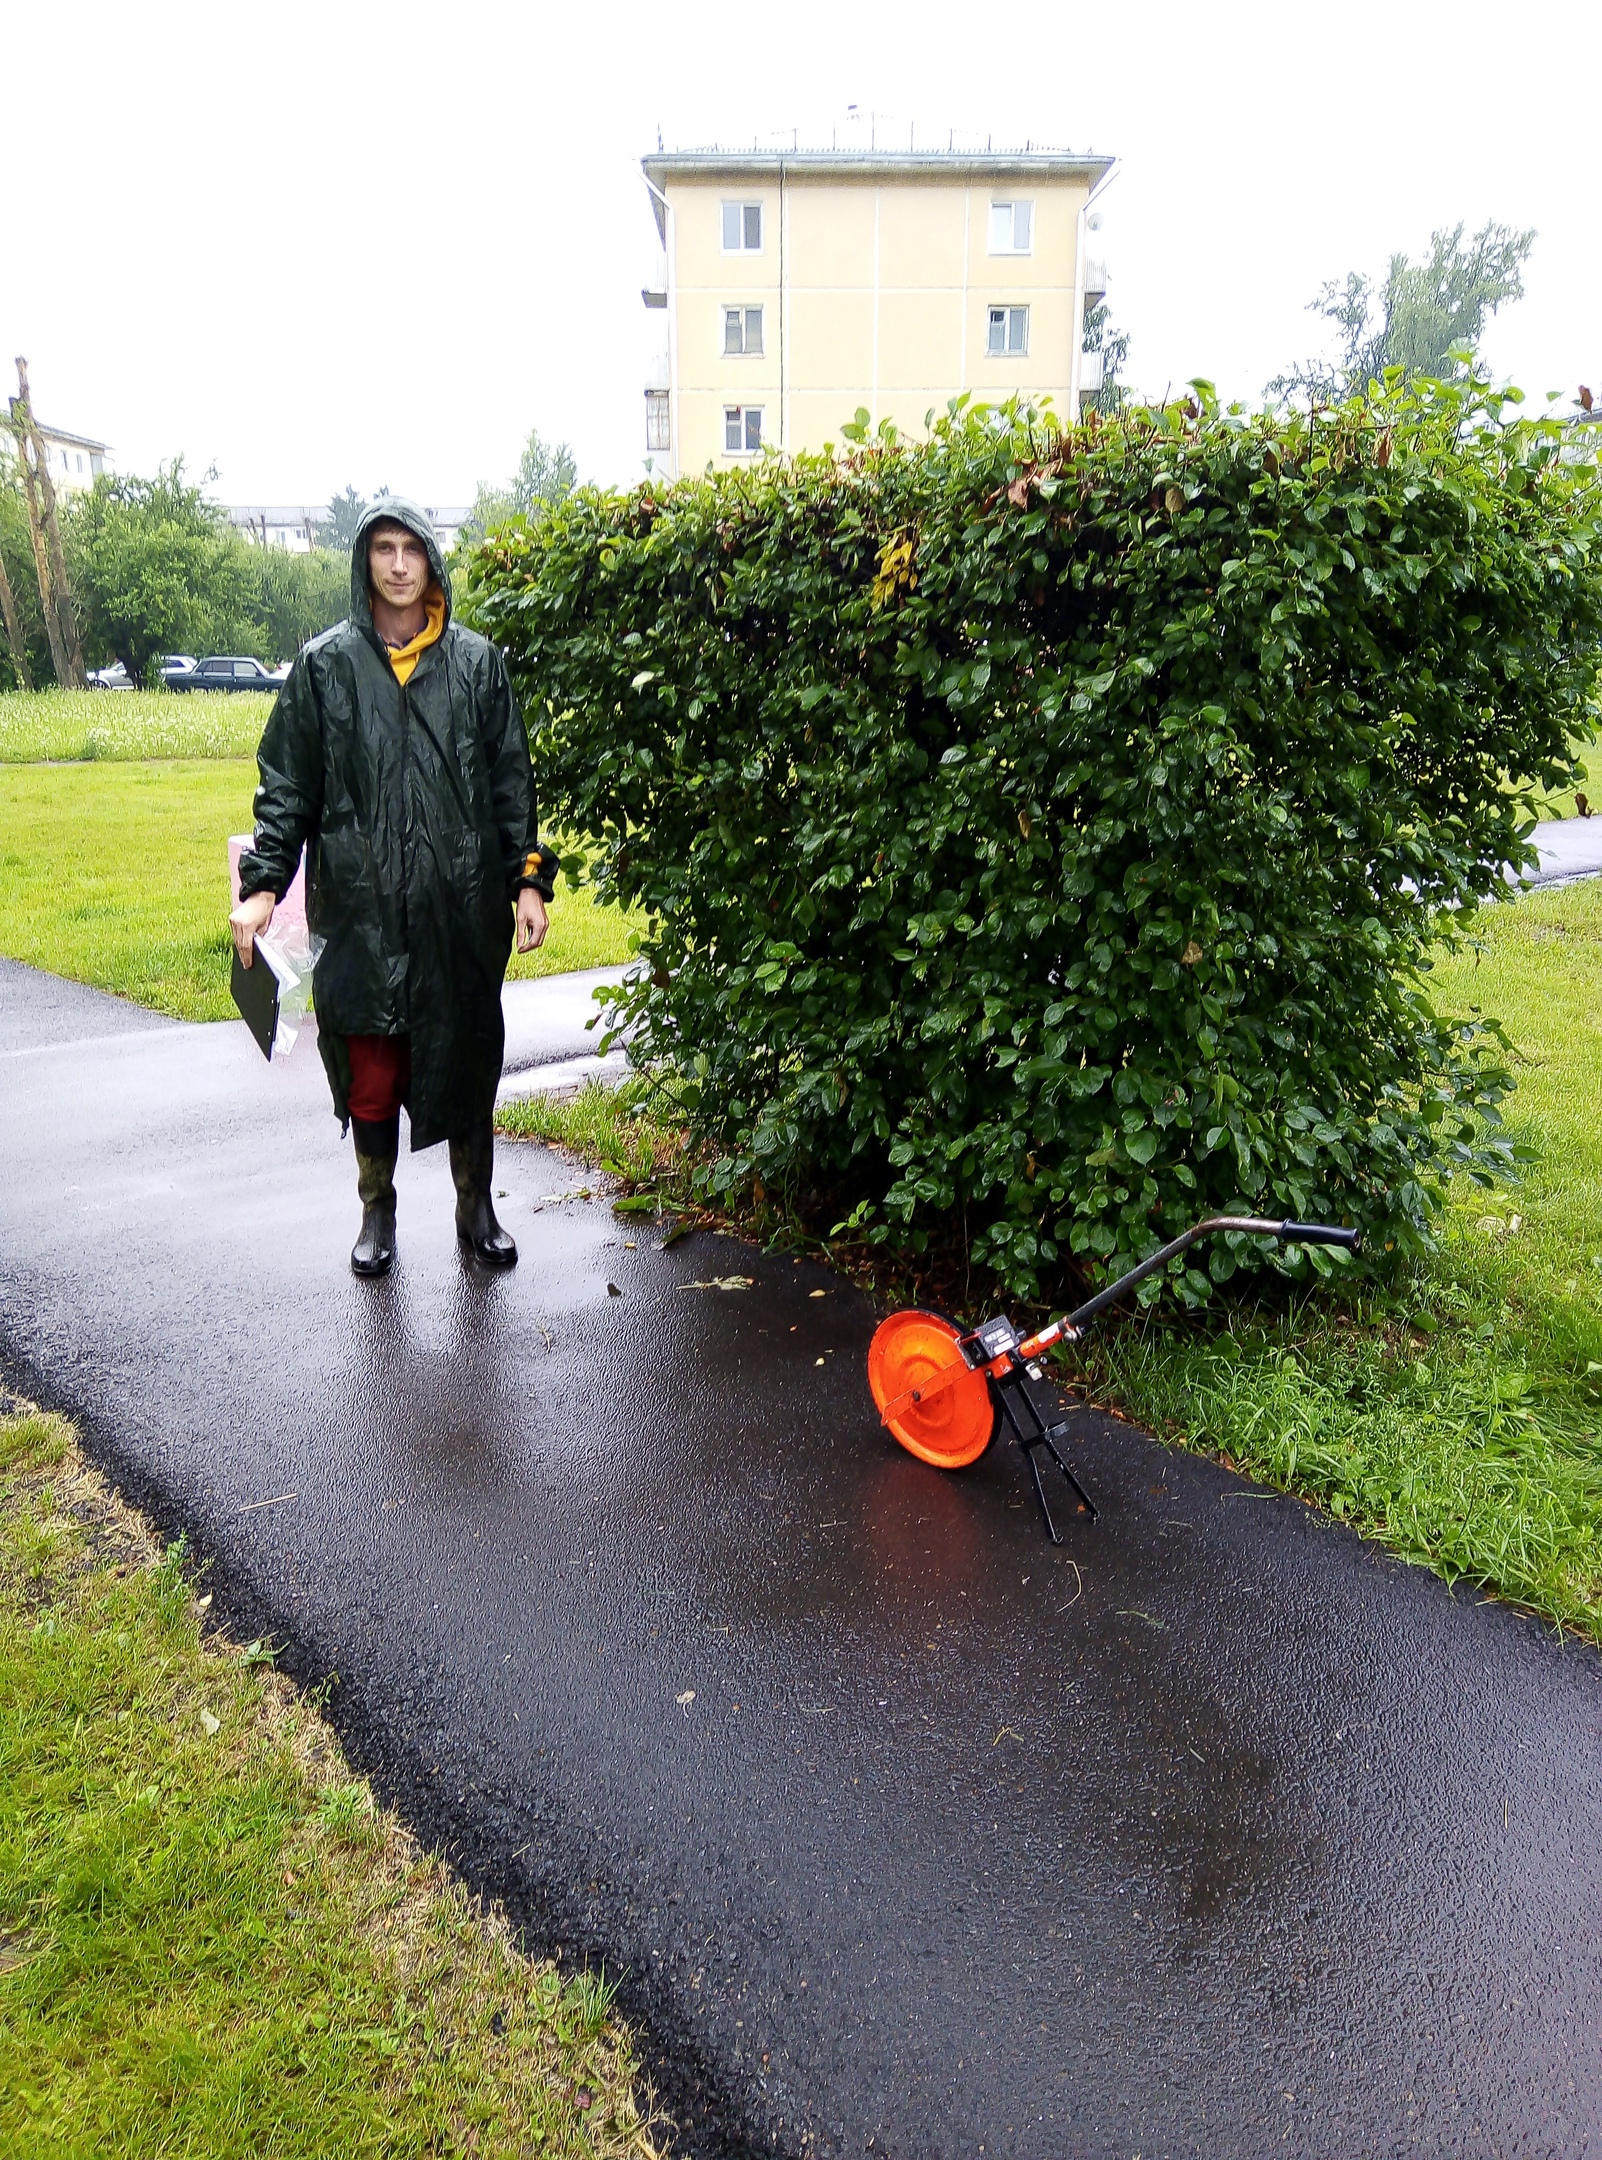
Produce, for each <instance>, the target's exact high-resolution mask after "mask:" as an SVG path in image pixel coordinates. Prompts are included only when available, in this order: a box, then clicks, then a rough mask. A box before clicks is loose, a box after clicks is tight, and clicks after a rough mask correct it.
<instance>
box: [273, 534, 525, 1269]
mask: <svg viewBox="0 0 1602 2160" xmlns="http://www.w3.org/2000/svg"><path fill="white" fill-rule="evenodd" d="M257 764H258V766H259V768H260V772H261V785H260V786H259V787H258V788H257V790H256V831H255V838H254V844H253V846H252V847H251V849H250V850H249V851H248V852H247V853H246V854H244V855H242V856H241V857H240V863H239V891H240V903H239V906H238V907H237V908H235V910H234V912H233V915H232V917H231V918H230V921H231V926H232V929H233V935H234V943H235V945H236V947H237V949H238V952H239V956H240V959H241V960H242V961H243V963H244V964H245V966H247V967H248V966H249V965H250V964H251V959H252V954H253V950H254V943H255V939H256V938H257V937H258V936H259V935H260V934H261V933H262V932H263V931H264V930H265V929H266V928H267V926H268V924H269V923H270V922H271V921H272V916H273V909H274V907H275V906H276V904H277V902H278V901H279V900H281V899H282V898H283V896H284V894H285V893H286V892H287V891H288V889H289V885H290V881H291V880H292V879H293V877H294V875H295V868H296V865H297V863H298V862H299V860H300V854H301V849H302V847H303V846H304V848H305V850H306V916H307V923H308V925H309V927H310V929H311V931H312V934H313V935H314V936H315V937H320V938H322V939H323V940H324V944H323V947H322V951H321V953H320V954H319V956H318V959H317V963H316V968H315V972H314V975H313V992H314V999H315V1004H316V1011H317V1028H318V1041H319V1043H320V1045H321V1048H322V1055H323V1063H324V1065H325V1066H326V1067H327V1068H328V1079H329V1085H330V1087H331V1088H332V1090H333V1096H334V1109H335V1112H336V1114H337V1115H338V1116H339V1118H340V1119H341V1121H342V1122H344V1121H348V1122H349V1125H350V1128H351V1131H352V1134H353V1136H354V1138H355V1143H356V1183H357V1191H358V1193H359V1195H360V1198H361V1203H362V1226H361V1233H360V1235H359V1236H358V1238H357V1240H356V1245H355V1248H354V1250H353V1251H352V1253H351V1256H350V1260H351V1266H352V1267H353V1268H354V1269H355V1271H356V1273H357V1274H358V1275H382V1274H384V1273H386V1272H387V1270H388V1268H389V1266H390V1264H391V1262H392V1260H393V1258H394V1253H395V1162H396V1158H397V1155H398V1153H399V1148H400V1112H401V1109H402V1106H404V1107H405V1109H406V1111H407V1114H408V1117H409V1120H410V1124H411V1135H412V1146H413V1148H414V1149H415V1148H426V1147H433V1146H435V1145H436V1144H437V1143H438V1142H439V1141H441V1140H445V1141H448V1142H449V1145H450V1156H451V1175H452V1178H453V1180H454V1182H455V1186H456V1227H457V1231H458V1233H459V1234H460V1236H461V1238H462V1240H463V1242H464V1243H465V1244H466V1245H467V1246H468V1247H469V1248H470V1250H471V1251H472V1252H473V1253H475V1254H476V1255H477V1257H478V1258H479V1259H480V1260H481V1261H483V1262H484V1263H485V1264H486V1265H488V1266H490V1267H511V1266H512V1265H513V1264H514V1263H515V1261H516V1259H517V1247H516V1245H515V1244H514V1243H513V1241H512V1239H511V1238H510V1236H508V1234H507V1233H506V1231H504V1230H503V1229H502V1228H501V1226H500V1224H499V1223H498V1222H497V1221H496V1219H495V1209H494V1205H493V1202H492V1198H491V1180H492V1177H493V1174H494V1150H495V1138H494V1124H493V1117H494V1110H495V1090H496V1086H497V1084H498V1082H499V1080H500V1076H501V1055H502V1052H503V1050H504V1048H505V1028H504V1024H503V1021H502V1017H501V984H502V981H503V979H504V977H505V974H506V963H507V960H508V958H509V957H510V954H511V950H512V940H513V935H514V930H515V934H516V940H517V949H518V951H519V952H532V951H533V950H534V949H535V947H536V946H538V945H539V944H540V943H541V942H542V941H543V939H544V936H545V930H546V915H545V907H546V902H547V901H548V900H549V899H550V898H551V895H552V880H553V876H554V873H555V869H556V858H555V855H554V854H553V853H552V852H551V851H550V850H549V849H547V848H543V847H542V846H541V845H540V842H539V839H538V836H537V830H536V821H535V804H534V785H533V772H532V768H531V766H530V762H529V749H528V737H527V734H526V733H525V731H524V727H523V720H522V715H521V714H520V713H519V711H518V709H517V703H516V700H515V699H514V697H513V695H512V688H511V684H510V682H509V681H508V680H507V675H506V668H505V666H504V664H503V662H502V660H501V657H500V655H499V653H498V652H497V651H496V650H495V648H494V646H493V645H491V644H490V643H489V642H488V640H487V639H485V638H482V637H479V636H478V635H477V634H476V633H475V632H473V631H471V630H464V629H463V628H462V627H461V626H460V624H457V623H453V622H452V621H451V602H450V581H449V579H448V578H447V577H446V575H445V564H444V559H443V557H442V556H441V554H440V547H439V542H438V540H437V539H436V538H435V535H434V529H433V527H432V525H431V524H430V523H429V520H428V517H427V514H426V512H424V511H422V510H420V509H419V508H418V507H417V506H416V504H414V503H410V502H407V501H405V500H404V499H403V498H401V497H400V496H396V495H387V496H384V497H383V498H382V499H381V500H380V501H379V502H378V503H377V504H375V505H374V507H373V508H372V509H371V510H369V511H368V513H367V515H366V517H365V518H364V519H363V520H362V523H361V526H360V529H359V530H358V532H357V534H356V539H355V544H354V546H353V548H352V551H351V576H350V619H349V620H348V621H347V622H342V623H338V624H336V625H335V627H334V628H333V629H332V630H328V631H325V632H324V633H323V635H322V636H321V637H319V638H314V639H313V640H312V641H311V643H310V644H309V645H307V646H306V647H305V649H304V650H303V651H302V653H301V655H300V657H299V659H298V660H297V661H296V662H295V665H294V667H293V668H292V669H291V670H290V674H289V679H288V681H287V682H286V683H285V684H284V687H283V689H282V690H281V691H280V692H279V695H278V700H277V703H276V704H275V705H274V707H273V710H272V714H271V717H270V718H269V720H268V722H267V729H266V732H265V734H264V735H263V736H262V739H261V748H260V750H259V751H258V753H257Z"/></svg>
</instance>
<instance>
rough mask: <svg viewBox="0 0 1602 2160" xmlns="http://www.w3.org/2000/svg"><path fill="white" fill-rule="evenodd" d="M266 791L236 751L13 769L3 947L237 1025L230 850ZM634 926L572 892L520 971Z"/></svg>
mask: <svg viewBox="0 0 1602 2160" xmlns="http://www.w3.org/2000/svg"><path fill="white" fill-rule="evenodd" d="M83 694H85V693H80V695H83ZM100 695H101V697H102V698H103V699H104V702H106V703H107V704H111V703H121V704H127V703H130V702H131V701H132V699H133V697H134V693H133V692H127V693H112V692H104V693H100ZM170 702H171V703H172V704H174V705H178V706H182V705H185V704H187V703H189V702H191V701H190V700H186V699H185V698H183V697H175V698H172V699H171V700H170ZM194 702H199V701H198V700H196V701H194ZM208 702H209V701H208ZM239 702H244V701H243V699H241V700H240V701H239ZM255 784H256V768H255V764H254V762H253V761H252V760H250V759H247V758H237V757H234V758H220V757H219V758H185V759H178V760H173V761H171V762H141V763H117V762H110V761H108V762H98V761H97V762H95V763H92V764H79V765H0V953H3V954H5V955H6V956H7V958H9V959H13V960H26V961H27V962H28V963H29V964H30V965H31V966H33V967H39V968H48V969H49V970H50V971H51V972H52V973H54V974H57V975H68V976H71V977H72V978H73V979H74V980H75V981H77V982H85V983H92V984H94V986H95V987H96V988H97V989H101V990H111V991H115V992H116V993H117V994H118V995H119V996H122V997H127V998H132V999H134V1000H135V1002H136V1003H138V1004H141V1005H148V1006H150V1007H152V1008H153V1009H154V1010H155V1011H157V1012H164V1013H170V1014H172V1015H173V1016H174V1017H175V1018H177V1019H180V1020H230V1019H233V1018H234V1017H235V1014H234V1005H233V1000H232V998H231V997H230V996H229V992H228V975H229V950H230V945H229V936H228V927H227V918H228V908H229V888H228V846H227V843H228V836H229V835H230V834H231V833H238V832H248V831H249V830H250V822H251V808H250V806H251V797H252V794H253V792H254V789H255ZM629 929H630V923H629V921H628V919H627V918H626V917H624V916H623V915H621V914H620V913H619V911H618V910H616V909H615V908H601V907H597V906H595V904H594V902H593V900H592V898H591V895H590V893H589V891H588V890H587V889H585V890H581V891H578V892H573V891H570V890H568V889H567V888H566V887H565V886H563V887H561V888H559V890H558V894H557V899H556V903H555V905H554V907H553V908H552V910H551V931H550V935H549V937H548V938H547V939H546V942H545V944H544V945H543V947H542V948H541V949H540V951H539V952H538V953H534V954H531V955H530V956H529V957H528V958H526V959H518V960H514V961H513V963H512V967H511V969H510V974H511V976H512V978H513V979H517V978H520V977H526V976H531V975H558V974H562V973H565V972H566V971H568V970H570V969H573V968H588V967H604V966H608V965H610V964H612V963H613V962H616V961H621V960H624V959H626V958H627V957H628V936H629Z"/></svg>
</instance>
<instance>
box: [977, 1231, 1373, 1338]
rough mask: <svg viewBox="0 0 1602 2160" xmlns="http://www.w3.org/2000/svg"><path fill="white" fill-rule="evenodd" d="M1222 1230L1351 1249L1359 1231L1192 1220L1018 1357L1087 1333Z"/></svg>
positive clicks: (1042, 1331)
mask: <svg viewBox="0 0 1602 2160" xmlns="http://www.w3.org/2000/svg"><path fill="white" fill-rule="evenodd" d="M1221 1230H1242V1231H1244V1232H1246V1234H1247V1235H1248V1236H1251V1237H1272V1238H1278V1239H1279V1241H1280V1243H1281V1244H1282V1245H1344V1246H1345V1248H1346V1250H1347V1251H1348V1252H1356V1251H1357V1249H1358V1245H1359V1243H1360V1241H1361V1233H1360V1232H1359V1231H1356V1230H1347V1229H1344V1228H1342V1227H1341V1225H1340V1224H1338V1223H1299V1222H1268V1221H1266V1220H1265V1219H1264V1218H1263V1217H1262V1216H1259V1215H1209V1216H1208V1217H1207V1218H1206V1220H1205V1221H1204V1222H1199V1223H1194V1224H1192V1226H1191V1228H1190V1229H1188V1230H1186V1231H1183V1232H1181V1234H1180V1235H1179V1236H1178V1237H1176V1238H1171V1239H1170V1240H1169V1242H1168V1243H1167V1244H1166V1245H1163V1246H1160V1247H1159V1248H1158V1250H1157V1251H1156V1252H1154V1253H1152V1254H1151V1255H1150V1256H1149V1257H1148V1258H1147V1259H1145V1260H1142V1261H1141V1263H1140V1265H1139V1266H1138V1267H1132V1268H1131V1269H1130V1270H1129V1273H1128V1274H1127V1275H1120V1276H1119V1278H1118V1280H1117V1281H1116V1282H1115V1283H1109V1284H1108V1285H1107V1287H1106V1289H1105V1290H1098V1291H1097V1293H1096V1295H1095V1296H1094V1297H1093V1298H1087V1299H1086V1300H1085V1302H1084V1304H1083V1305H1080V1306H1077V1307H1076V1308H1075V1309H1074V1311H1072V1312H1071V1313H1069V1314H1068V1315H1067V1316H1066V1318H1064V1319H1062V1320H1054V1321H1052V1323H1051V1325H1050V1326H1049V1327H1043V1328H1041V1329H1040V1331H1039V1333H1038V1334H1035V1335H1032V1336H1030V1337H1029V1339H1028V1341H1026V1342H1023V1343H1020V1344H1019V1345H1018V1355H1019V1356H1020V1357H1022V1358H1024V1359H1026V1360H1027V1359H1028V1358H1031V1357H1033V1356H1034V1355H1035V1353H1036V1352H1037V1351H1039V1350H1047V1349H1049V1348H1050V1347H1051V1345H1052V1344H1053V1343H1056V1342H1063V1341H1065V1340H1066V1341H1069V1342H1072V1341H1074V1340H1075V1339H1076V1338H1077V1337H1079V1336H1081V1335H1083V1334H1084V1333H1085V1331H1086V1329H1087V1328H1088V1326H1089V1324H1090V1322H1091V1321H1092V1320H1094V1319H1095V1318H1096V1316H1097V1314H1098V1313H1104V1312H1105V1311H1106V1310H1107V1308H1108V1306H1109V1305H1116V1304H1117V1302H1118V1300H1119V1299H1120V1298H1121V1297H1122V1296H1123V1295H1124V1293H1125V1292H1126V1291H1128V1290H1133V1289H1134V1287H1135V1285H1136V1284H1137V1283H1142V1282H1144V1281H1145V1280H1146V1277H1147V1276H1148V1275H1155V1274H1156V1273H1157V1271H1158V1269H1159V1268H1165V1267H1166V1266H1167V1265H1168V1263H1169V1261H1170V1260H1172V1259H1174V1258H1175V1257H1176V1256H1177V1255H1178V1254H1180V1253H1182V1252H1186V1251H1188V1250H1189V1248H1190V1247H1191V1246H1192V1245H1194V1244H1195V1243H1196V1241H1197V1239H1198V1238H1204V1237H1212V1236H1214V1235H1215V1234H1216V1233H1217V1232H1219V1231H1221Z"/></svg>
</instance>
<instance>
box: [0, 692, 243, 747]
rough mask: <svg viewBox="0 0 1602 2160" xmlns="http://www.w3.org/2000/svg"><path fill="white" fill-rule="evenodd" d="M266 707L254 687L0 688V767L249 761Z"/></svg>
mask: <svg viewBox="0 0 1602 2160" xmlns="http://www.w3.org/2000/svg"><path fill="white" fill-rule="evenodd" d="M272 708H273V701H272V698H271V696H269V695H268V694H266V693H265V692H262V691H256V690H239V691H233V690H226V691H225V690H183V691H174V690H7V691H0V765H36V764H40V763H42V762H44V761H47V760H49V761H56V762H60V761H66V760H73V761H87V762H93V761H97V760H99V759H102V758H107V759H112V760H114V761H117V762H127V761H128V760H130V759H135V760H136V759H141V758H240V757H254V756H255V754H256V745H257V743H259V742H260V741H261V731H262V729H263V728H264V727H265V726H266V725H267V715H268V714H269V713H270V712H271V711H272Z"/></svg>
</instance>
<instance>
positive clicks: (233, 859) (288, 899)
mask: <svg viewBox="0 0 1602 2160" xmlns="http://www.w3.org/2000/svg"><path fill="white" fill-rule="evenodd" d="M254 840H255V835H254V834H253V833H235V834H233V835H232V837H231V838H230V840H229V842H228V875H229V877H230V878H231V879H232V880H233V887H234V906H235V907H238V905H239V858H240V856H241V855H242V854H243V853H244V852H245V850H246V848H248V847H250V846H252V845H253V843H254ZM305 927H306V858H305V856H304V855H302V856H301V858H300V861H299V862H298V863H297V864H296V866H295V879H294V883H293V884H292V885H291V886H290V888H289V890H288V892H286V893H285V895H284V897H283V898H282V900H280V901H279V903H278V906H277V907H276V909H275V910H274V911H273V928H274V929H275V930H293V929H297V928H298V929H301V930H304V929H305Z"/></svg>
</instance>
